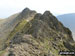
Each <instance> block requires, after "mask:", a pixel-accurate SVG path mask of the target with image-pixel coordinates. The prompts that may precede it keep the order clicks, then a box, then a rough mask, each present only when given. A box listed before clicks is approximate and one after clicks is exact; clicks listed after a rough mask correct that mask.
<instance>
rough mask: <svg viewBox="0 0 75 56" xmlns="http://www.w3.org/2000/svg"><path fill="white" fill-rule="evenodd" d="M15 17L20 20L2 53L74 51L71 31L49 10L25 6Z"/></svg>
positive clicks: (38, 55) (28, 55) (52, 55)
mask: <svg viewBox="0 0 75 56" xmlns="http://www.w3.org/2000/svg"><path fill="white" fill-rule="evenodd" d="M24 18H25V19H24ZM16 19H17V20H18V21H19V20H20V21H19V22H18V23H17V25H16V26H15V27H14V29H13V30H12V31H11V33H10V34H9V35H8V38H7V40H6V41H5V45H6V46H7V48H6V49H5V50H4V51H7V52H4V53H3V54H6V55H8V56H12V55H14V56H62V55H60V54H59V51H75V42H74V40H73V39H72V33H71V31H70V30H69V29H68V28H66V27H65V26H64V25H63V24H62V23H61V22H59V21H58V20H57V18H56V17H55V16H53V15H52V13H50V12H49V11H45V12H44V14H40V13H36V12H35V11H31V10H29V9H28V8H26V9H24V10H23V11H22V12H21V13H20V14H19V15H18V17H17V18H16ZM16 19H14V21H15V20H16ZM15 22H16V21H15ZM68 46H69V47H68ZM66 56H68V55H66ZM70 56H73V55H70Z"/></svg>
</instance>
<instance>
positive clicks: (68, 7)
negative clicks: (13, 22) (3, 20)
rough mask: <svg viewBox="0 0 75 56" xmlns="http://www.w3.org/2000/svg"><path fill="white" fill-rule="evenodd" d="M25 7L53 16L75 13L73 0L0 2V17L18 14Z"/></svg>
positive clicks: (0, 0) (1, 0)
mask: <svg viewBox="0 0 75 56" xmlns="http://www.w3.org/2000/svg"><path fill="white" fill-rule="evenodd" d="M25 7H29V8H30V9H33V10H36V11H38V12H41V13H43V12H44V11H45V10H50V11H51V12H52V13H53V14H64V13H75V8H74V7H75V0H0V14H1V15H0V17H6V16H8V15H10V14H13V13H16V12H19V11H21V10H23V9H24V8H25ZM4 15H5V16H4Z"/></svg>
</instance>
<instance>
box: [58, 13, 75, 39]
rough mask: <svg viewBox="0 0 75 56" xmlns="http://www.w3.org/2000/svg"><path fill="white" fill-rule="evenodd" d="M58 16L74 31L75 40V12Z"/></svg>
mask: <svg viewBox="0 0 75 56" xmlns="http://www.w3.org/2000/svg"><path fill="white" fill-rule="evenodd" d="M57 18H58V19H59V20H60V21H61V22H62V23H63V24H64V25H65V26H66V27H68V28H70V29H71V31H72V33H73V38H74V40H75V26H74V24H75V13H69V14H63V15H59V16H57Z"/></svg>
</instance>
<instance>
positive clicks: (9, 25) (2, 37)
mask: <svg viewBox="0 0 75 56" xmlns="http://www.w3.org/2000/svg"><path fill="white" fill-rule="evenodd" d="M35 14H36V12H35V11H32V10H30V9H28V8H26V9H24V10H23V11H22V12H20V13H16V14H14V15H12V16H10V17H8V18H7V19H4V22H3V23H1V24H0V45H1V46H0V50H1V49H3V46H4V45H3V44H4V42H5V41H6V39H7V38H8V35H9V34H10V33H11V32H12V31H13V29H14V28H15V27H16V26H17V25H18V23H20V22H21V21H22V20H23V19H27V20H31V19H32V18H33V17H34V15H35ZM2 45H3V46H2Z"/></svg>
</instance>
